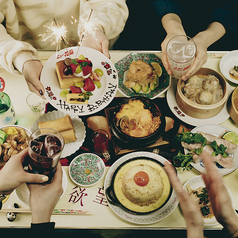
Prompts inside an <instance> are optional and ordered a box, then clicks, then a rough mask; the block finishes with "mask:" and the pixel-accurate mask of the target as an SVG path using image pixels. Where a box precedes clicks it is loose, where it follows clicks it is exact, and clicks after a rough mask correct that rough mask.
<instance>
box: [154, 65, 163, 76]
mask: <svg viewBox="0 0 238 238" xmlns="http://www.w3.org/2000/svg"><path fill="white" fill-rule="evenodd" d="M151 65H152V67H153V68H154V70H155V72H156V73H157V75H158V77H160V76H161V75H162V68H161V66H160V64H159V63H157V62H152V63H151Z"/></svg>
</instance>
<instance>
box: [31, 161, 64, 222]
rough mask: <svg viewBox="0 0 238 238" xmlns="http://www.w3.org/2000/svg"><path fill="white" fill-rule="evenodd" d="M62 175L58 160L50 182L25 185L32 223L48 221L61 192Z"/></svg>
mask: <svg viewBox="0 0 238 238" xmlns="http://www.w3.org/2000/svg"><path fill="white" fill-rule="evenodd" d="M62 176H63V171H62V168H61V165H60V162H59V163H58V165H57V169H56V172H55V176H54V178H53V180H52V181H51V183H49V184H44V185H42V184H28V185H27V186H28V188H29V191H30V202H29V204H30V209H31V213H32V223H45V222H50V217H51V215H52V212H53V210H54V208H55V206H56V204H57V202H58V201H59V199H60V196H61V194H62V192H63V188H62Z"/></svg>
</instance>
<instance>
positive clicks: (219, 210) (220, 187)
mask: <svg viewBox="0 0 238 238" xmlns="http://www.w3.org/2000/svg"><path fill="white" fill-rule="evenodd" d="M203 162H204V164H205V168H206V174H202V177H203V180H204V182H205V184H206V187H207V191H208V194H209V198H210V201H211V205H212V209H213V212H214V215H215V216H216V219H217V221H218V222H219V223H220V224H221V225H222V226H223V227H224V228H225V229H226V230H227V232H228V233H229V234H233V236H231V237H236V236H238V216H237V215H236V212H235V210H234V209H233V207H232V202H231V198H230V196H229V194H228V192H227V190H226V187H225V185H224V183H223V181H222V176H221V175H220V174H219V173H218V172H217V169H216V167H215V165H214V163H213V161H212V160H211V159H210V155H208V154H203Z"/></svg>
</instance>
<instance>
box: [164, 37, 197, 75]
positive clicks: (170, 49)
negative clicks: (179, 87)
mask: <svg viewBox="0 0 238 238" xmlns="http://www.w3.org/2000/svg"><path fill="white" fill-rule="evenodd" d="M196 49H197V47H196V44H195V42H194V41H193V39H192V38H190V37H189V36H186V35H178V36H174V37H173V38H171V39H170V41H169V42H168V44H167V48H166V51H167V55H168V61H169V65H170V68H171V70H172V71H173V77H174V78H177V79H180V78H181V77H182V76H183V75H184V74H186V72H187V71H188V70H189V69H190V67H191V65H192V63H193V60H194V58H195V55H196Z"/></svg>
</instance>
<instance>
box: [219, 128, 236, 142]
mask: <svg viewBox="0 0 238 238" xmlns="http://www.w3.org/2000/svg"><path fill="white" fill-rule="evenodd" d="M222 137H223V139H225V140H227V141H230V142H232V143H234V144H236V145H238V134H237V133H236V132H234V131H228V132H226V133H225V134H224V135H223V136H222Z"/></svg>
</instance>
